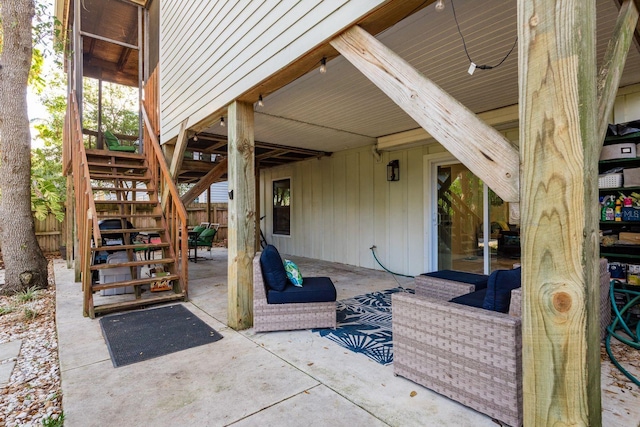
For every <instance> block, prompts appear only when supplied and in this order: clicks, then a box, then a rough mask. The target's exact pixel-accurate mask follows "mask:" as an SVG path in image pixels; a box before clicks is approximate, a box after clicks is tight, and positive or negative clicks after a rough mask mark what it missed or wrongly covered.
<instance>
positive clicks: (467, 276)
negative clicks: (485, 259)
mask: <svg viewBox="0 0 640 427" xmlns="http://www.w3.org/2000/svg"><path fill="white" fill-rule="evenodd" d="M422 276H429V277H435V278H437V279H444V280H452V281H454V282H462V283H468V284H470V285H475V287H476V291H479V290H480V289H484V288H486V287H487V280H488V279H489V276H485V275H484V274H475V273H467V272H466V271H455V270H440V271H434V272H431V273H424V274H422Z"/></svg>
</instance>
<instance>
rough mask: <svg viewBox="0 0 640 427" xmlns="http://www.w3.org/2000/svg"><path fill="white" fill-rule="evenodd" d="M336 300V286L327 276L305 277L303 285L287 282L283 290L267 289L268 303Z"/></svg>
mask: <svg viewBox="0 0 640 427" xmlns="http://www.w3.org/2000/svg"><path fill="white" fill-rule="evenodd" d="M335 300H336V288H335V286H333V282H332V281H331V279H330V278H328V277H305V279H304V286H302V287H298V286H293V285H292V284H288V285H287V286H286V287H285V288H284V290H283V291H276V290H274V289H269V290H267V302H268V303H269V304H290V303H305V302H329V301H335Z"/></svg>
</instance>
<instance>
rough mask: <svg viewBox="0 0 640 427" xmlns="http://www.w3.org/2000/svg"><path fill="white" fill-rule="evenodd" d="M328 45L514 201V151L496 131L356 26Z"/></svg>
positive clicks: (516, 197) (500, 193) (517, 161)
mask: <svg viewBox="0 0 640 427" xmlns="http://www.w3.org/2000/svg"><path fill="white" fill-rule="evenodd" d="M331 45H332V46H333V47H334V48H336V50H338V51H339V52H340V53H341V54H342V56H344V57H345V59H347V60H348V61H349V62H351V63H352V64H353V65H354V66H355V67H356V68H357V69H358V70H360V72H362V73H363V74H364V75H365V76H366V77H367V78H368V79H369V80H371V82H372V83H373V84H375V85H376V86H378V88H379V89H381V90H382V91H383V92H384V93H385V94H387V96H388V97H389V98H391V99H392V100H393V101H394V102H395V103H396V104H397V105H398V106H399V107H400V108H402V109H403V110H404V111H405V112H406V113H407V114H408V115H409V116H411V118H413V119H414V120H415V121H416V122H417V123H418V124H419V125H420V126H421V127H423V128H424V129H425V130H426V131H427V132H429V133H430V134H431V135H432V136H433V137H434V138H435V139H436V140H437V141H438V142H440V143H441V144H442V145H443V146H444V147H445V148H446V149H447V150H449V151H450V152H451V153H452V154H453V155H454V156H455V157H456V158H457V159H458V160H460V161H461V162H462V163H463V164H464V165H465V166H467V167H468V168H469V170H471V172H473V173H474V174H475V175H476V176H478V177H479V178H480V179H482V180H483V181H484V182H485V183H486V184H487V185H488V186H489V187H490V188H491V189H492V190H493V191H494V192H495V193H496V194H497V195H498V196H500V197H501V198H502V199H503V200H505V201H507V202H518V201H519V199H520V191H519V187H518V186H519V177H520V158H519V153H518V150H516V149H515V147H514V146H513V145H512V144H511V142H509V140H507V139H506V138H505V137H504V136H503V135H502V134H501V133H500V132H498V131H497V130H496V129H494V128H492V127H491V126H489V125H487V124H486V123H485V122H483V121H482V120H481V119H479V118H478V116H477V115H476V114H475V113H473V112H472V111H471V110H469V109H468V108H466V107H465V106H464V105H462V104H461V103H460V102H458V101H457V100H456V99H455V98H453V97H452V96H451V95H449V94H448V93H447V92H445V91H444V90H442V89H441V88H440V87H439V86H438V85H436V84H435V83H433V82H432V81H431V80H429V79H427V78H426V77H424V76H423V75H422V73H420V72H419V71H417V70H416V69H415V68H413V67H412V66H411V65H410V64H409V63H408V62H406V61H405V60H404V59H402V58H401V57H400V56H399V55H397V54H396V53H395V52H393V51H392V50H391V49H389V48H387V47H386V46H385V45H383V44H382V43H380V42H379V41H378V40H377V39H376V38H375V37H373V36H372V35H371V34H369V33H367V32H366V31H365V30H363V29H362V28H361V27H359V26H357V25H355V26H353V27H351V28H350V29H348V30H347V31H345V32H344V33H342V34H340V35H339V36H337V37H336V38H334V39H333V40H331Z"/></svg>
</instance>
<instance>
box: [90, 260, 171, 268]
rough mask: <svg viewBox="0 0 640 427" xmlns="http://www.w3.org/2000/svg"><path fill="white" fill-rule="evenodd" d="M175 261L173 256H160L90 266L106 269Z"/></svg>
mask: <svg viewBox="0 0 640 427" xmlns="http://www.w3.org/2000/svg"><path fill="white" fill-rule="evenodd" d="M172 262H175V259H173V258H160V259H149V260H137V261H127V262H120V263H102V264H95V265H92V266H91V267H90V269H91V270H105V269H109V268H118V267H137V266H139V265H140V266H141V265H149V264H171V263H172Z"/></svg>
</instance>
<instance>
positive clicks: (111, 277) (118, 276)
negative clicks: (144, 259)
mask: <svg viewBox="0 0 640 427" xmlns="http://www.w3.org/2000/svg"><path fill="white" fill-rule="evenodd" d="M127 261H129V258H128V256H127V252H125V251H119V252H114V253H112V254H110V255H109V256H107V264H116V263H119V262H127ZM140 270H141V269H140V267H138V277H140ZM99 271H100V273H99V280H100V283H101V284H107V283H115V282H126V281H129V280H132V277H131V268H129V267H115V268H106V269H103V270H99ZM133 292H134V289H133V286H127V287H122V288H112V289H101V290H100V295H101V296H110V295H122V294H132V293H133Z"/></svg>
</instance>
